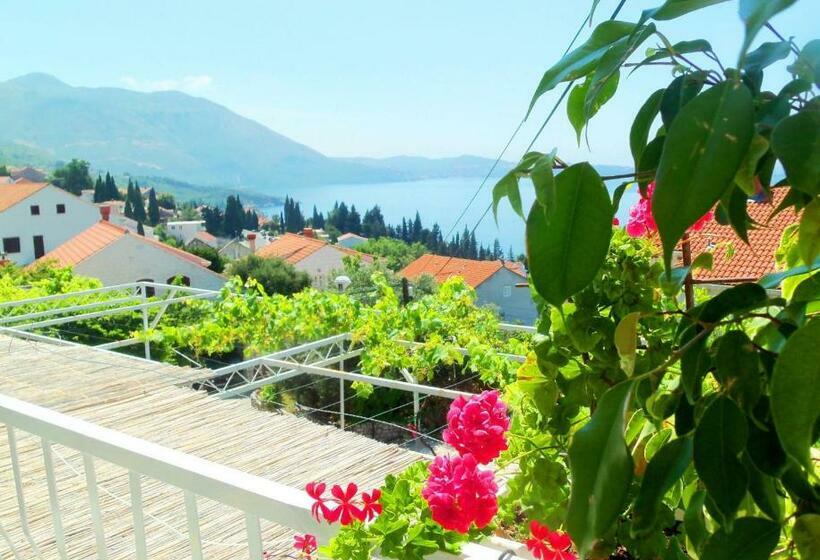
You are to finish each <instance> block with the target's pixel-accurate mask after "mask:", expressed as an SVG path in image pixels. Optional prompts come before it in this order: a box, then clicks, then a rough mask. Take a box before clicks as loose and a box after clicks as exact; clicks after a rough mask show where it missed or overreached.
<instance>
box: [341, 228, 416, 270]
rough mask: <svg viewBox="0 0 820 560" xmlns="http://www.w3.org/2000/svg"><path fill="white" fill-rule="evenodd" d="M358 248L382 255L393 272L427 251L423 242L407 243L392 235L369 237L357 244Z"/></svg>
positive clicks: (371, 253)
mask: <svg viewBox="0 0 820 560" xmlns="http://www.w3.org/2000/svg"><path fill="white" fill-rule="evenodd" d="M356 250H357V251H361V252H362V253H366V254H368V255H373V256H374V257H381V258H382V259H384V263H385V266H387V268H388V269H389V270H392V271H393V272H398V271H399V270H401V269H403V268H404V267H405V266H407V265H408V264H410V263H411V262H413V261H414V260H416V259H417V258H419V257H420V256H422V255H423V254H424V253H425V252H426V251H427V249H426V248H425V247H424V245H422V244H421V243H418V242H415V243H406V242H404V241H402V240H400V239H392V238H390V237H380V238H378V239H368V240H367V241H366V242H364V243H362V244H361V245H357V246H356Z"/></svg>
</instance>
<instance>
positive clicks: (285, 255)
mask: <svg viewBox="0 0 820 560" xmlns="http://www.w3.org/2000/svg"><path fill="white" fill-rule="evenodd" d="M323 247H332V248H333V249H336V250H337V251H340V252H342V253H346V254H348V255H354V256H359V257H361V258H362V259H363V260H364V261H366V262H371V261H372V260H373V257H371V256H370V255H366V254H364V253H360V252H359V251H354V250H353V249H348V248H347V247H342V246H339V245H331V244H330V243H327V242H326V241H322V240H321V239H316V238H315V237H305V236H303V235H296V234H295V233H286V234H284V235H282V236H281V237H279V238H277V239H274V240H273V241H271V242H270V243H268V244H267V245H265V246H264V247H262V248H261V249H259V250H258V251H257V252H256V254H257V255H258V256H260V257H265V258H271V257H276V258H280V259H284V260H285V261H287V262H289V263H290V264H296V263H298V262H299V261H301V260H303V259H305V258H307V257H309V256H310V255H312V254H313V253H315V252H316V251H318V250H319V249H321V248H323Z"/></svg>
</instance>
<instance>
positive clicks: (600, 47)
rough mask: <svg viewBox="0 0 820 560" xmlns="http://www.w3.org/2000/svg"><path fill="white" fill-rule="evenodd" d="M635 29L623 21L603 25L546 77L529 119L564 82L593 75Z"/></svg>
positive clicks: (534, 97) (533, 102) (536, 95)
mask: <svg viewBox="0 0 820 560" xmlns="http://www.w3.org/2000/svg"><path fill="white" fill-rule="evenodd" d="M635 29H636V25H635V24H634V23H628V22H623V21H613V20H610V21H605V22H603V23H601V24H599V25H598V26H597V27H596V28H595V29H594V30H593V31H592V34H591V35H590V37H589V39H587V41H586V42H585V43H584V44H583V45H581V46H580V47H578V48H577V49H575V50H573V51H572V52H569V53H567V54H566V55H565V56H564V57H563V58H562V59H561V60H559V61H558V62H557V63H556V64H555V65H554V66H552V67H551V68H550V69H549V70H547V71H546V72H545V73H544V76H543V77H542V78H541V83H539V84H538V87H537V88H536V90H535V94H533V97H532V101H531V102H530V107H529V109H528V110H527V116H529V115H530V113H531V112H532V108H533V107H534V106H535V103H536V102H537V101H538V98H539V97H541V96H542V95H543V94H545V93H546V92H548V91H550V90H551V89H552V88H554V87H555V86H557V85H558V84H560V83H561V82H566V81H571V80H577V79H578V78H582V77H584V76H586V75H587V74H589V73H590V72H592V71H593V70H594V69H595V66H597V64H598V62H599V61H600V60H601V57H602V56H604V54H605V53H606V52H607V50H609V47H610V46H612V45H614V44H616V43H618V42H622V43H625V42H626V41H627V40H628V39H629V36H630V35H631V34H632V32H633V31H634V30H635Z"/></svg>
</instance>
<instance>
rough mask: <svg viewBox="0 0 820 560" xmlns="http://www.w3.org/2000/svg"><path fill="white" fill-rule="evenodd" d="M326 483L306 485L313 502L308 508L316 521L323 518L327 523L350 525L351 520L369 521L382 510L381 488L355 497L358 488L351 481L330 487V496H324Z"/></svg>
mask: <svg viewBox="0 0 820 560" xmlns="http://www.w3.org/2000/svg"><path fill="white" fill-rule="evenodd" d="M326 489H327V485H326V484H325V483H324V482H310V483H308V485H307V487H306V491H307V494H308V496H310V497H311V498H313V500H314V503H313V506H312V507H311V509H310V512H311V513H312V514H313V517H315V518H316V521H322V519H324V520H325V521H327V522H328V523H336V522H337V521H338V522H339V523H341V524H342V525H350V524H351V523H353V521H370V520H371V519H375V518H376V516H377V515H379V514H380V513H381V512H382V505H381V504H380V503H379V500H380V499H381V496H382V492H381V490H378V489H376V490H373V491H371V492H362V495H361V498H358V499H357V495H358V493H359V488H358V486H356V485H355V484H353V483H352V482H351V483H349V484H348V485H347V487H346V488H342V487H341V486H339V485H338V484H336V485H334V486H333V487H332V488H331V489H330V494H331V497H325V490H326Z"/></svg>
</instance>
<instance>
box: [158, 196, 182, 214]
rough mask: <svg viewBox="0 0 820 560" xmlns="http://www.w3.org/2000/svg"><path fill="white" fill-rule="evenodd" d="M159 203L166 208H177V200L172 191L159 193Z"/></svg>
mask: <svg viewBox="0 0 820 560" xmlns="http://www.w3.org/2000/svg"><path fill="white" fill-rule="evenodd" d="M157 204H159V207H160V208H165V209H166V210H176V208H177V203H176V200H175V199H174V195H172V194H171V193H165V192H163V193H159V194H158V195H157Z"/></svg>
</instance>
